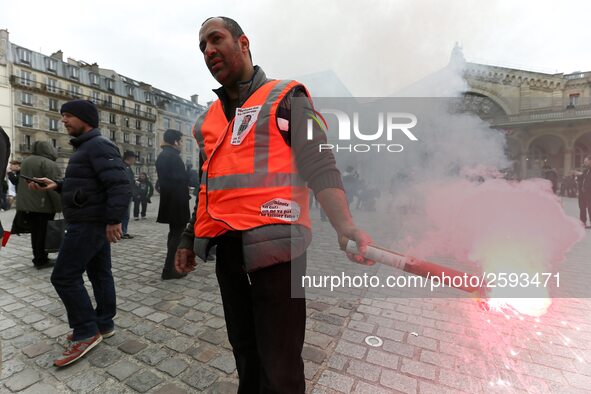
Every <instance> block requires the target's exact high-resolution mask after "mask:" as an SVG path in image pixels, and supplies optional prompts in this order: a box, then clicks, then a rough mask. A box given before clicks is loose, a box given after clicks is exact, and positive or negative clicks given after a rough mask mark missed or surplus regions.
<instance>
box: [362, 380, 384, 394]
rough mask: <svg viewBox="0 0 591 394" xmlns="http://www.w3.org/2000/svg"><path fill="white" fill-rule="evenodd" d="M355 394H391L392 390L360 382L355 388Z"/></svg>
mask: <svg viewBox="0 0 591 394" xmlns="http://www.w3.org/2000/svg"><path fill="white" fill-rule="evenodd" d="M354 393H355V394H391V393H392V391H391V390H386V389H385V388H383V387H380V386H376V385H373V384H369V383H366V382H359V383H357V386H356V387H355V391H354Z"/></svg>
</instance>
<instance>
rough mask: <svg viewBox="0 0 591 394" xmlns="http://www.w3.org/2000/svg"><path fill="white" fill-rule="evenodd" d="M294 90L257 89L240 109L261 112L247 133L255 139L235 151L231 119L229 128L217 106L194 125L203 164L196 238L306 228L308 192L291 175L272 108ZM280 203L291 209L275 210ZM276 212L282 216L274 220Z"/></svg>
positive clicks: (276, 85)
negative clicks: (261, 229)
mask: <svg viewBox="0 0 591 394" xmlns="http://www.w3.org/2000/svg"><path fill="white" fill-rule="evenodd" d="M296 86H301V85H300V84H299V83H297V82H295V81H270V82H267V83H266V84H265V85H263V86H262V87H260V88H259V89H257V91H255V92H254V93H253V94H252V95H251V97H249V99H248V100H247V101H246V103H245V104H244V105H243V107H242V108H253V107H255V106H259V105H260V106H261V107H260V110H259V112H258V116H257V118H256V121H255V123H254V124H253V125H252V126H251V127H252V129H251V130H250V131H249V132H248V134H253V135H247V136H246V137H245V139H244V140H242V141H241V142H240V143H239V144H237V145H232V144H231V143H230V141H231V139H232V130H233V125H234V120H235V119H234V118H232V120H230V121H229V122H228V120H227V118H226V115H225V114H224V112H223V108H222V106H221V103H220V102H219V100H218V101H216V102H215V103H214V104H212V105H211V106H210V108H209V109H208V111H207V112H206V113H205V114H203V115H201V116H200V117H199V118H198V119H197V120H196V122H195V125H194V128H193V135H194V136H195V139H196V140H197V143H198V144H199V147H200V150H201V152H203V155H204V157H205V158H206V159H207V160H206V162H205V163H204V165H203V167H202V171H203V176H202V178H201V186H200V193H199V205H198V211H197V215H198V217H197V221H196V223H195V235H196V236H197V237H214V236H217V235H219V234H221V233H223V232H225V231H228V230H233V229H236V230H247V229H251V228H255V227H260V226H263V225H266V224H290V223H291V224H301V225H304V226H307V227H310V218H309V212H308V189H307V187H305V182H304V181H303V180H302V179H301V177H300V176H299V174H298V173H297V171H296V170H295V166H294V165H293V162H292V152H291V147H289V145H287V143H285V141H284V140H283V137H282V136H281V134H280V132H279V129H278V127H277V120H276V108H277V107H278V105H279V103H280V102H281V100H282V99H283V97H285V95H286V94H287V93H288V92H289V91H290V90H291V89H293V88H294V87H296ZM279 142H280V143H279ZM218 150H219V152H218ZM245 171H246V172H245ZM212 174H213V175H212ZM235 189H238V190H242V191H241V192H237V191H233V190H235ZM275 201H277V202H275ZM289 201H291V203H289ZM284 202H287V203H289V204H288V205H286V206H287V207H288V208H279V207H280V206H281V204H283V203H284ZM267 204H271V206H272V205H273V204H275V205H276V204H279V207H278V208H272V207H271V208H270V206H269V205H267ZM290 204H291V205H290ZM292 206H293V208H290V207H292ZM274 209H279V212H280V214H278V215H276V212H278V211H276V210H274ZM294 212H295V213H294ZM282 214H283V216H282ZM289 215H292V216H289Z"/></svg>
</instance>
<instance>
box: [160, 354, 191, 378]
mask: <svg viewBox="0 0 591 394" xmlns="http://www.w3.org/2000/svg"><path fill="white" fill-rule="evenodd" d="M157 368H158V370H160V371H162V372H166V373H167V374H169V375H170V376H172V377H175V376H177V375H179V374H180V373H181V372H183V371H184V370H185V369H187V363H186V362H184V361H183V360H181V359H178V358H169V359H166V360H164V361H162V362H161V363H160V364H158V366H157Z"/></svg>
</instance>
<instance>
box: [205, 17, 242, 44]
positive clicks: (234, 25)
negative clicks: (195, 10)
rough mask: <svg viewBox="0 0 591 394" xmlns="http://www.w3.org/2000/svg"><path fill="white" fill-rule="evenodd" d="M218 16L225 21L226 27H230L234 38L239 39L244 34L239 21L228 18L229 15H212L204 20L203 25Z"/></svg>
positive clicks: (229, 29)
mask: <svg viewBox="0 0 591 394" xmlns="http://www.w3.org/2000/svg"><path fill="white" fill-rule="evenodd" d="M218 18H219V19H221V20H223V21H224V27H225V28H226V29H228V31H229V32H230V34H232V38H234V39H237V38H239V37H240V36H241V35H243V34H244V31H243V30H242V28H241V27H240V25H239V24H238V22H236V21H235V20H234V19H232V18H228V17H227V16H210V17H209V18H207V19H206V20H204V21H203V23H202V24H201V26H203V25H204V24H205V22H207V21H208V20H210V19H218Z"/></svg>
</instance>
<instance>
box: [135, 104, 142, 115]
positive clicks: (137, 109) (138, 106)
mask: <svg viewBox="0 0 591 394" xmlns="http://www.w3.org/2000/svg"><path fill="white" fill-rule="evenodd" d="M141 109H142V107H141V106H140V105H139V104H136V105H135V109H134V110H133V113H134V114H136V115H139V114H140V112H141Z"/></svg>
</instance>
